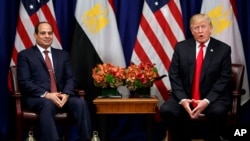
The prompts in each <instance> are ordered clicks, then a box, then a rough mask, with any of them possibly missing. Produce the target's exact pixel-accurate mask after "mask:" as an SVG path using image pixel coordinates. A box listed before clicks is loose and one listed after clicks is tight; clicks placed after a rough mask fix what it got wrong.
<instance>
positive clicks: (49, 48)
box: [36, 45, 51, 53]
mask: <svg viewBox="0 0 250 141" xmlns="http://www.w3.org/2000/svg"><path fill="white" fill-rule="evenodd" d="M36 46H37V47H38V49H39V50H40V52H41V53H43V51H44V50H47V51H49V53H51V47H48V48H47V49H45V48H42V47H41V46H39V45H36Z"/></svg>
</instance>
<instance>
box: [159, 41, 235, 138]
mask: <svg viewBox="0 0 250 141" xmlns="http://www.w3.org/2000/svg"><path fill="white" fill-rule="evenodd" d="M195 62H196V43H195V40H194V39H193V38H191V39H188V40H185V41H182V42H179V43H177V45H176V47H175V50H174V54H173V58H172V62H171V66H170V69H169V79H170V82H171V88H172V91H173V94H172V95H171V96H170V98H169V100H167V101H166V102H165V103H164V104H163V105H162V106H161V109H160V112H161V115H162V117H163V120H164V121H166V124H167V126H168V127H169V128H170V129H172V132H173V136H175V137H174V138H177V140H178V139H181V140H183V141H184V140H189V133H188V131H189V129H188V124H189V123H188V121H189V120H188V119H189V115H188V113H187V112H186V111H185V109H184V108H183V107H182V105H180V104H179V102H180V101H181V100H182V99H192V98H191V95H192V82H193V77H194V71H195ZM231 73H232V72H231V48H230V47H229V46H228V45H226V44H225V43H222V42H221V41H218V40H216V39H214V38H210V42H209V44H208V46H207V50H206V54H205V58H204V61H203V66H202V73H201V78H200V79H201V80H200V92H201V99H204V98H206V99H208V100H209V101H210V104H209V105H208V107H207V108H206V109H205V111H204V112H203V113H204V114H205V115H206V116H207V117H208V119H209V123H208V128H209V129H211V128H213V131H209V132H210V133H211V135H208V136H211V138H212V137H213V136H215V135H216V133H214V132H216V131H217V130H216V129H219V127H218V128H217V126H219V125H221V123H223V120H224V119H225V118H226V115H227V112H228V109H229V107H230V104H231V97H230V95H231V94H230V88H229V87H228V86H229V82H230V79H231ZM176 136H177V137H176Z"/></svg>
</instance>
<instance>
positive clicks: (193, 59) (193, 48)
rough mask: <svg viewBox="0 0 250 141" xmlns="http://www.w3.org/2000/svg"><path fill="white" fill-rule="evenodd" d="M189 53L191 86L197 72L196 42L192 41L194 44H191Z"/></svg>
mask: <svg viewBox="0 0 250 141" xmlns="http://www.w3.org/2000/svg"><path fill="white" fill-rule="evenodd" d="M188 47H189V53H187V55H188V56H189V58H188V60H189V64H190V66H189V67H190V68H189V70H190V75H189V76H190V79H189V80H190V84H192V81H193V78H194V71H195V62H196V44H195V40H192V42H190V43H189V45H188Z"/></svg>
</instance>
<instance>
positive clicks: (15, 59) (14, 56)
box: [12, 46, 18, 64]
mask: <svg viewBox="0 0 250 141" xmlns="http://www.w3.org/2000/svg"><path fill="white" fill-rule="evenodd" d="M17 54H18V52H17V50H16V47H15V46H14V48H13V50H12V60H13V62H14V63H15V64H16V63H17Z"/></svg>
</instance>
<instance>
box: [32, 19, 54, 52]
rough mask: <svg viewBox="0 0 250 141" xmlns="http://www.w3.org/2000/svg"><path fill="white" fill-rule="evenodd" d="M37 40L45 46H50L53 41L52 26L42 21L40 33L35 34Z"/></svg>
mask: <svg viewBox="0 0 250 141" xmlns="http://www.w3.org/2000/svg"><path fill="white" fill-rule="evenodd" d="M35 38H36V42H37V44H38V45H39V46H41V47H43V48H48V47H49V46H51V44H52V42H53V31H52V27H51V26H50V25H49V24H48V23H42V24H40V25H39V27H38V33H37V34H35Z"/></svg>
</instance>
